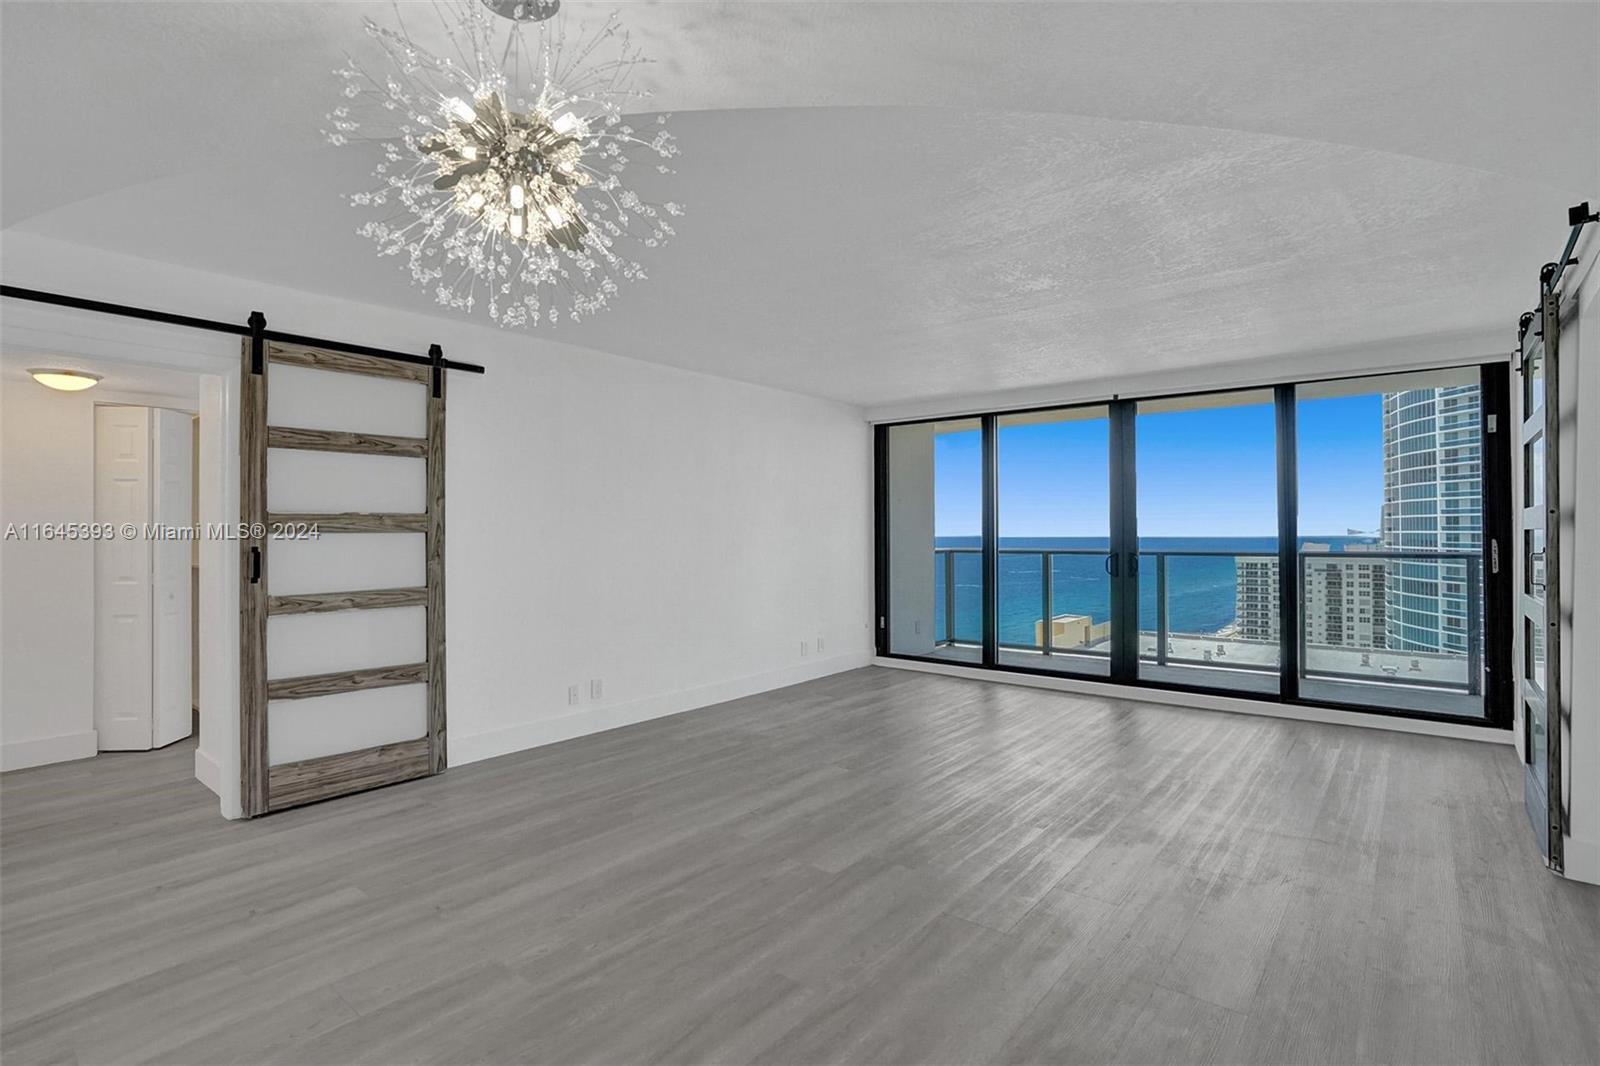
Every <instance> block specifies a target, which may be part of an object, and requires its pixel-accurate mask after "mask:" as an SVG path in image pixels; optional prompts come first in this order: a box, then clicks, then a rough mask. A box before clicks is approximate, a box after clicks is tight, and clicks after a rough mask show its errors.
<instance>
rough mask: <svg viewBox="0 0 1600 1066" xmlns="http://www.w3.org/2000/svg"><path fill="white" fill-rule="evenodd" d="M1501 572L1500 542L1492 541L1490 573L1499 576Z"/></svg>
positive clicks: (1490, 545)
mask: <svg viewBox="0 0 1600 1066" xmlns="http://www.w3.org/2000/svg"><path fill="white" fill-rule="evenodd" d="M1499 572H1500V542H1499V541H1498V540H1491V541H1489V573H1491V574H1498V573H1499Z"/></svg>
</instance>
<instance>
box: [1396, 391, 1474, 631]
mask: <svg viewBox="0 0 1600 1066" xmlns="http://www.w3.org/2000/svg"><path fill="white" fill-rule="evenodd" d="M1479 414H1480V401H1479V395H1478V386H1476V385H1452V386H1447V387H1444V388H1432V389H1408V390H1406V391H1404V392H1391V393H1386V394H1384V397H1383V527H1382V536H1383V546H1384V547H1385V548H1388V549H1390V550H1395V551H1422V552H1432V551H1445V552H1478V551H1481V550H1482V548H1483V503H1482V500H1483V492H1482V481H1481V478H1482V466H1481V463H1482V444H1481V439H1480V436H1479V434H1480V430H1479ZM1469 574H1471V575H1472V579H1473V580H1477V576H1476V574H1475V572H1473V571H1471V570H1469V568H1468V567H1467V566H1466V564H1464V563H1460V562H1438V563H1436V562H1425V561H1420V560H1400V561H1395V562H1392V563H1391V564H1390V567H1389V579H1388V583H1387V587H1386V589H1385V595H1386V597H1387V608H1386V612H1385V614H1386V618H1385V625H1386V627H1387V633H1388V644H1387V646H1388V647H1389V648H1391V649H1393V650H1396V651H1441V652H1453V653H1460V654H1464V653H1465V652H1466V650H1467V624H1468V618H1467V615H1468V602H1467V581H1468V579H1469Z"/></svg>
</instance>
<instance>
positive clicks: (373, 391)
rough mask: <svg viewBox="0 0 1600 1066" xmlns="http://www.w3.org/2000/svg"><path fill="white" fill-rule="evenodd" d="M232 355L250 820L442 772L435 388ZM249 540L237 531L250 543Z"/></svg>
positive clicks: (349, 369) (308, 361)
mask: <svg viewBox="0 0 1600 1066" xmlns="http://www.w3.org/2000/svg"><path fill="white" fill-rule="evenodd" d="M261 343H262V347H263V351H262V353H261V357H260V358H259V359H255V358H253V357H252V350H251V341H250V340H246V341H245V344H244V365H243V374H242V377H243V381H244V387H243V389H242V393H243V402H242V409H241V412H240V423H241V426H242V433H241V437H242V440H241V447H240V459H241V466H242V474H241V481H240V500H241V504H240V509H241V511H242V515H243V521H244V523H245V525H246V526H247V527H250V526H257V527H264V528H265V534H264V535H261V536H256V535H251V536H248V537H247V538H246V539H245V540H244V541H243V542H242V552H241V559H240V562H241V570H242V575H241V581H242V595H241V604H240V608H241V609H240V619H241V639H240V680H241V688H242V693H241V701H240V711H241V737H240V748H241V761H242V764H243V767H242V782H243V786H244V788H243V803H244V813H245V815H246V816H247V817H249V816H254V815H258V814H265V813H268V812H270V811H277V810H282V809H283V808H285V807H294V806H297V805H299V804H303V803H312V802H315V801H317V800H323V799H328V798H330V797H333V796H340V795H344V794H346V793H350V792H358V791H361V790H363V789H369V788H376V787H379V786H381V785H390V784H394V783H396V782H399V781H405V780H408V779H411V778H415V777H423V776H426V775H428V774H434V773H438V772H439V771H441V770H442V769H444V766H445V697H444V376H443V373H442V371H436V370H434V369H433V368H431V367H428V366H421V365H413V364H408V363H400V362H393V361H389V360H384V359H377V358H373V357H370V356H364V355H354V354H346V353H342V352H333V351H326V350H321V349H314V348H304V347H298V346H293V345H285V344H277V343H273V342H261ZM247 532H248V530H247Z"/></svg>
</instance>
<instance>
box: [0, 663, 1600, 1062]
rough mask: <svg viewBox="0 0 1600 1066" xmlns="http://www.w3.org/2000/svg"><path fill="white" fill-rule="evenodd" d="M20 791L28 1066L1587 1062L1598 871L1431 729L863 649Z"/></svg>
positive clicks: (1499, 772) (94, 773)
mask: <svg viewBox="0 0 1600 1066" xmlns="http://www.w3.org/2000/svg"><path fill="white" fill-rule="evenodd" d="M191 758H192V750H190V749H189V748H188V747H187V746H183V747H179V748H177V749H172V750H169V751H165V752H157V753H147V754H141V755H110V756H102V757H101V758H98V759H94V760H90V761H86V762H82V763H72V764H64V765H59V766H53V767H43V768H40V769H36V770H25V771H21V772H17V773H11V774H6V775H5V776H4V778H3V781H0V812H3V813H0V861H3V864H4V868H3V880H0V886H3V896H0V952H3V956H0V967H3V969H0V1011H3V1015H0V1022H3V1025H0V1054H3V1056H4V1059H5V1062H6V1063H7V1064H8V1066H12V1064H18V1066H20V1064H22V1063H33V1062H52V1063H53V1062H74V1061H77V1062H85V1063H87V1062H110V1061H116V1062H133V1061H141V1060H154V1061H164V1062H190V1063H223V1062H258V1061H281V1062H296V1063H341V1062H373V1063H397V1062H413V1061H416V1062H451V1063H461V1062H511V1061H541V1062H551V1063H574V1062H644V1061H661V1062H719V1063H734V1062H745V1061H762V1062H794V1063H818V1062H845V1061H849V1062H867V1061H871V1062H919V1063H921V1062H939V1063H954V1062H987V1061H994V1062H1048V1061H1058V1062H1109V1061H1118V1062H1136V1063H1155V1062H1169V1061H1171V1062H1272V1063H1277V1062H1434V1063H1462V1062H1475V1061H1483V1062H1507V1063H1510V1062H1515V1063H1525V1062H1594V1061H1596V1059H1597V1058H1600V1038H1597V1032H1596V1030H1597V1026H1600V1021H1597V1019H1600V890H1596V889H1593V888H1589V887H1585V886H1580V885H1576V884H1571V883H1566V882H1563V881H1561V880H1559V879H1557V878H1555V877H1552V876H1551V875H1549V874H1548V873H1546V872H1545V871H1544V870H1543V869H1542V867H1541V866H1540V865H1539V860H1538V857H1537V855H1536V854H1535V851H1534V846H1533V840H1532V835H1531V833H1530V831H1529V829H1528V827H1527V825H1526V823H1525V821H1524V819H1523V815H1522V811H1521V802H1522V799H1521V796H1522V793H1521V784H1520V774H1521V768H1520V766H1518V765H1517V763H1516V761H1515V757H1514V755H1513V754H1512V752H1511V751H1510V750H1509V749H1507V748H1505V747H1502V746H1497V745H1488V744H1478V743H1470V742H1463V741H1446V740H1434V739H1429V738H1424V737H1415V736H1405V735H1401V734H1396V733H1385V732H1378V731H1371V730H1359V729H1350V728H1341V727H1337V726H1319V725H1312V724H1305V723H1297V722H1287V721H1277V720H1272V719H1265V718H1251V717H1244V716H1235V715H1228V714H1221V713H1211V712H1204V711H1187V710H1182V709H1177V708H1164V707H1156V706H1149V705H1139V704H1133V703H1124V702H1114V701H1106V700H1099V699H1086V698H1077V697H1072V696H1066V695H1061V694H1056V693H1048V692H1041V691H1036V690H1030V689H1024V688H1014V687H1009V686H1004V685H997V684H988V683H983V682H973V681H964V680H957V679H952V678H944V677H936V676H933V675H928V674H918V673H910V672H903V671H893V670H882V669H869V670H861V671H855V672H853V673H848V674H842V675H838V676H835V677H831V678H827V679H824V680H821V681H816V682H811V683H809V684H805V685H800V686H797V687H794V688H789V689H785V690H782V691H779V692H773V693H769V694H766V695H763V696H757V697H752V698H749V699H745V700H740V701H738V702H735V703H730V704H724V705H722V706H719V707H714V708H709V709H707V710H704V711H699V712H696V713H693V714H688V715H681V716H678V717H675V718H669V719H662V720H659V721H656V722H652V723H647V724H644V725H640V726H635V727H632V728H629V729H624V730H619V731H616V732H611V733H606V734H602V735H598V736H592V737H587V738H584V739H582V740H578V741H573V742H570V743H566V744H561V745H557V746H552V747H546V748H541V749H538V750H535V751H529V752H523V753H520V754H517V755H512V756H507V757H505V758H501V759H497V760H494V761H492V762H487V763H480V764H478V765H474V766H468V767H462V768H459V769H456V770H451V771H450V772H449V773H447V774H445V775H444V776H442V777H439V778H435V779H432V780H428V781H423V782H417V783H413V784H410V785H403V786H399V787H396V788H391V789H387V790H383V791H380V792H374V793H368V794H366V795H364V796H359V797H352V798H348V799H344V800H340V801H336V802H333V803H327V804H322V805H320V806H316V807H310V808H305V809H302V810H297V811H290V812H287V813H284V814H277V815H272V816H270V817H268V818H265V819H262V820H259V821H256V822H249V823H227V822H224V821H222V820H221V819H219V818H218V817H217V814H216V804H215V801H214V799H213V797H212V796H211V794H210V793H208V792H206V791H205V789H204V788H202V787H201V786H200V785H199V784H197V783H196V782H195V781H194V780H193V777H192V764H191Z"/></svg>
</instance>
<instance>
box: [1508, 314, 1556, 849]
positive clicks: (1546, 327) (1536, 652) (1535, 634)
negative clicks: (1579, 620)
mask: <svg viewBox="0 0 1600 1066" xmlns="http://www.w3.org/2000/svg"><path fill="white" fill-rule="evenodd" d="M1540 288H1541V293H1542V297H1543V298H1542V300H1541V303H1540V307H1539V311H1538V313H1537V314H1536V316H1535V318H1534V320H1533V322H1532V323H1531V324H1530V326H1529V328H1528V329H1526V330H1525V331H1524V332H1523V336H1522V366H1521V370H1522V415H1523V422H1522V523H1521V524H1522V590H1521V592H1520V594H1519V596H1518V599H1519V601H1520V603H1521V615H1522V660H1523V661H1522V674H1521V681H1520V684H1519V686H1518V688H1519V689H1520V691H1521V694H1522V696H1521V698H1522V720H1523V730H1524V732H1523V741H1524V753H1525V757H1526V759H1527V769H1526V773H1525V776H1524V779H1523V801H1524V802H1525V804H1526V805H1527V809H1528V818H1529V820H1530V821H1531V822H1532V823H1533V826H1534V830H1535V832H1536V834H1537V837H1538V841H1539V850H1540V851H1541V852H1543V853H1544V857H1545V861H1546V862H1547V863H1548V864H1549V865H1550V867H1551V869H1553V870H1556V871H1557V872H1560V871H1561V870H1562V868H1563V864H1562V853H1561V848H1562V827H1563V820H1562V811H1561V718H1560V713H1561V712H1560V708H1561V626H1560V621H1561V596H1560V581H1561V575H1560V567H1559V561H1560V549H1561V545H1560V540H1559V535H1560V530H1561V526H1560V521H1559V515H1560V508H1561V500H1560V484H1561V483H1560V480H1559V477H1558V474H1559V471H1558V469H1557V458H1558V454H1557V453H1558V452H1559V450H1560V444H1561V435H1560V416H1559V411H1560V406H1559V402H1560V397H1559V395H1558V393H1557V385H1558V382H1559V375H1560V369H1559V363H1558V361H1557V353H1558V351H1559V349H1560V344H1561V317H1560V315H1559V313H1558V311H1557V306H1558V305H1557V299H1558V296H1557V294H1556V293H1551V292H1543V286H1540Z"/></svg>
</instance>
